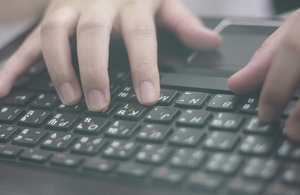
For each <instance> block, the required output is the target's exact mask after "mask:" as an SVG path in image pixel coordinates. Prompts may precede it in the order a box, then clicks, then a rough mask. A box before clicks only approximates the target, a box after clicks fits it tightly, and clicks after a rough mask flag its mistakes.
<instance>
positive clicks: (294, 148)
mask: <svg viewBox="0 0 300 195" xmlns="http://www.w3.org/2000/svg"><path fill="white" fill-rule="evenodd" d="M277 156H278V157H279V158H283V159H293V160H300V146H299V144H294V143H291V142H289V141H287V140H285V141H283V142H282V144H280V145H279V149H278V150H277Z"/></svg>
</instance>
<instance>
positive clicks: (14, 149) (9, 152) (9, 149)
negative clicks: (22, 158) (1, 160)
mask: <svg viewBox="0 0 300 195" xmlns="http://www.w3.org/2000/svg"><path fill="white" fill-rule="evenodd" d="M22 151H23V148H21V147H19V146H14V145H9V144H0V157H5V158H16V157H17V156H18V155H19V154H20V153H21V152H22Z"/></svg>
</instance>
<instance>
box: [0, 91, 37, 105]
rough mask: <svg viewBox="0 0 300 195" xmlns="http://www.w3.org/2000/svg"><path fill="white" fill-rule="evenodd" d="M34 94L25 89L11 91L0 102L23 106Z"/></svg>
mask: <svg viewBox="0 0 300 195" xmlns="http://www.w3.org/2000/svg"><path fill="white" fill-rule="evenodd" d="M33 97H34V94H33V93H31V92H27V91H13V92H11V93H10V94H8V95H7V96H6V97H5V98H4V99H1V100H0V104H4V105H9V106H25V105H27V104H28V103H29V101H31V99H32V98H33Z"/></svg>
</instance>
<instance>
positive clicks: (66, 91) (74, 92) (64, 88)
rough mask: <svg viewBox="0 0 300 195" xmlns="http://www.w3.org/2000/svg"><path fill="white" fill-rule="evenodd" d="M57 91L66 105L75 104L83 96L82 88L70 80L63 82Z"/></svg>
mask: <svg viewBox="0 0 300 195" xmlns="http://www.w3.org/2000/svg"><path fill="white" fill-rule="evenodd" d="M57 92H58V95H59V97H60V99H61V101H62V103H63V104H65V105H75V104H77V103H78V102H79V101H80V100H81V98H82V94H81V90H79V89H78V88H77V87H76V86H75V85H74V84H73V83H70V82H65V83H62V84H61V85H60V86H59V88H58V90H57Z"/></svg>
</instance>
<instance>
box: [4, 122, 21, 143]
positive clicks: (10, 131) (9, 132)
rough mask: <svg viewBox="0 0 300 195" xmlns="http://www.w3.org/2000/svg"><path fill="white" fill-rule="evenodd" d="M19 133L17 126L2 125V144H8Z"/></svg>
mask: <svg viewBox="0 0 300 195" xmlns="http://www.w3.org/2000/svg"><path fill="white" fill-rule="evenodd" d="M17 131H18V127H17V126H14V125H2V124H0V142H1V143H6V142H8V141H9V140H10V139H11V138H12V136H13V135H14V134H15V133H16V132H17Z"/></svg>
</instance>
